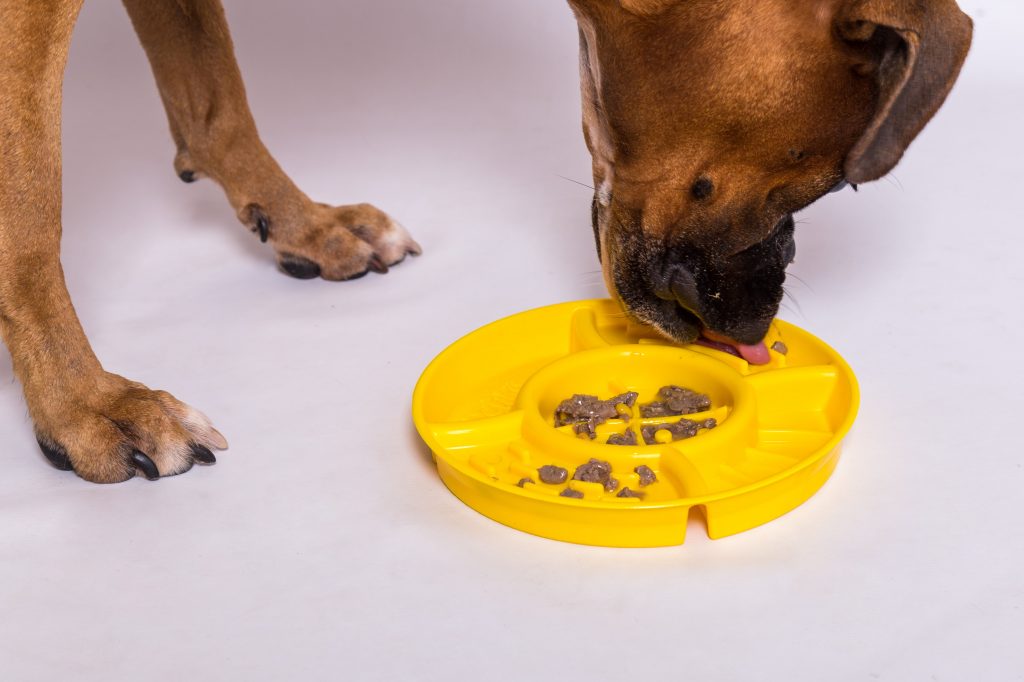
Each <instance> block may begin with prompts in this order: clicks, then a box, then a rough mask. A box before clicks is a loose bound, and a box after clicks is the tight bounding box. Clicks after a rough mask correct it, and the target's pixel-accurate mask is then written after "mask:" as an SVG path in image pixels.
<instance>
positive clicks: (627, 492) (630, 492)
mask: <svg viewBox="0 0 1024 682" xmlns="http://www.w3.org/2000/svg"><path fill="white" fill-rule="evenodd" d="M646 494H647V493H642V492H640V491H639V490H630V489H629V488H623V489H622V490H620V491H619V494H618V495H616V496H615V497H635V498H637V499H640V500H642V499H644V497H645V496H646Z"/></svg>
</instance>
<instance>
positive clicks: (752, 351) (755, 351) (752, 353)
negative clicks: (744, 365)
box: [736, 341, 771, 365]
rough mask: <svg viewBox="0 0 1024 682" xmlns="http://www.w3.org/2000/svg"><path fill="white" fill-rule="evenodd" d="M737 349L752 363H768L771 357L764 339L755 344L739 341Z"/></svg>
mask: <svg viewBox="0 0 1024 682" xmlns="http://www.w3.org/2000/svg"><path fill="white" fill-rule="evenodd" d="M736 350H738V351H739V352H740V355H742V356H743V359H744V360H746V361H747V362H749V363H750V364H752V365H767V364H768V361H769V360H770V359H771V357H770V356H769V355H768V346H766V345H764V341H758V342H757V343H756V344H754V345H753V346H744V345H743V344H740V343H737V344H736Z"/></svg>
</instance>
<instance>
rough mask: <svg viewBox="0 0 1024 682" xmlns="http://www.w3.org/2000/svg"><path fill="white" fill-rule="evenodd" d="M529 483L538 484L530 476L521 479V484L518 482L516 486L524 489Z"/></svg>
mask: <svg viewBox="0 0 1024 682" xmlns="http://www.w3.org/2000/svg"><path fill="white" fill-rule="evenodd" d="M527 483H533V484H536V483H537V481H535V480H533V479H532V478H530V477H529V476H523V477H522V478H520V479H519V482H518V483H516V485H517V486H519V487H520V488H522V487H524V486H525V485H526V484H527Z"/></svg>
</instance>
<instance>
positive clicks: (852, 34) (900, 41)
mask: <svg viewBox="0 0 1024 682" xmlns="http://www.w3.org/2000/svg"><path fill="white" fill-rule="evenodd" d="M836 28H837V31H838V33H839V35H840V37H842V38H843V39H844V40H846V41H848V42H849V43H851V44H853V45H856V46H859V47H860V48H862V49H864V51H865V53H866V54H870V55H871V62H870V63H865V64H862V65H860V67H859V70H860V71H861V72H862V73H865V74H871V75H872V76H873V77H874V78H875V80H876V81H877V84H878V99H877V104H876V108H875V113H874V116H873V117H872V120H871V122H870V123H869V124H868V127H867V129H866V130H865V131H864V134H863V135H862V136H861V138H860V140H858V141H857V144H856V145H854V147H853V149H852V150H851V151H850V153H849V155H848V156H847V158H846V162H845V164H844V171H845V173H846V179H847V180H849V181H850V182H853V183H858V182H868V181H870V180H877V179H878V178H880V177H882V176H883V175H885V174H886V173H888V172H889V171H891V170H892V169H893V167H894V166H895V165H896V164H897V163H898V162H899V160H900V158H901V157H902V156H903V152H904V151H905V150H906V148H907V145H909V144H910V142H911V140H913V139H914V137H916V136H917V134H918V133H919V132H921V129H922V128H923V127H924V126H925V124H926V123H928V121H929V120H930V119H931V117H932V116H933V115H934V114H935V112H936V111H937V110H938V108H939V107H940V106H941V105H942V102H943V101H944V100H945V99H946V95H948V94H949V91H950V89H951V88H952V87H953V82H954V81H955V80H956V77H957V74H959V73H960V67H961V66H962V65H963V63H964V59H965V58H966V57H967V49H968V48H969V47H970V45H971V33H972V23H971V20H970V18H969V17H968V16H967V15H966V14H964V13H963V12H961V11H960V8H959V7H957V5H956V2H955V1H954V0H929V1H928V2H923V1H922V0H851V1H850V2H848V3H846V5H845V6H844V7H843V8H842V9H841V10H840V12H839V14H838V15H837V17H836Z"/></svg>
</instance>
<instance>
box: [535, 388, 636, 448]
mask: <svg viewBox="0 0 1024 682" xmlns="http://www.w3.org/2000/svg"><path fill="white" fill-rule="evenodd" d="M636 398H637V394H636V392H634V391H628V392H626V393H621V394H619V395H617V396H614V397H612V398H609V399H608V400H601V399H599V398H598V397H597V396H596V395H585V394H582V393H577V394H575V395H574V396H573V397H571V398H569V399H567V400H563V401H562V402H561V403H559V404H558V407H556V408H555V427H556V428H557V427H559V426H568V425H569V424H572V425H573V431H574V432H575V433H576V435H577V436H584V435H585V436H587V437H589V438H591V439H594V438H596V437H597V433H596V431H595V430H594V429H595V428H596V427H597V425H598V424H603V423H605V422H606V421H608V420H609V419H626V420H628V419H629V416H630V415H629V414H628V413H626V412H624V411H622V410H620V409H619V408H620V406H622V405H625V406H626V407H627V408H632V407H633V405H635V404H636Z"/></svg>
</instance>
